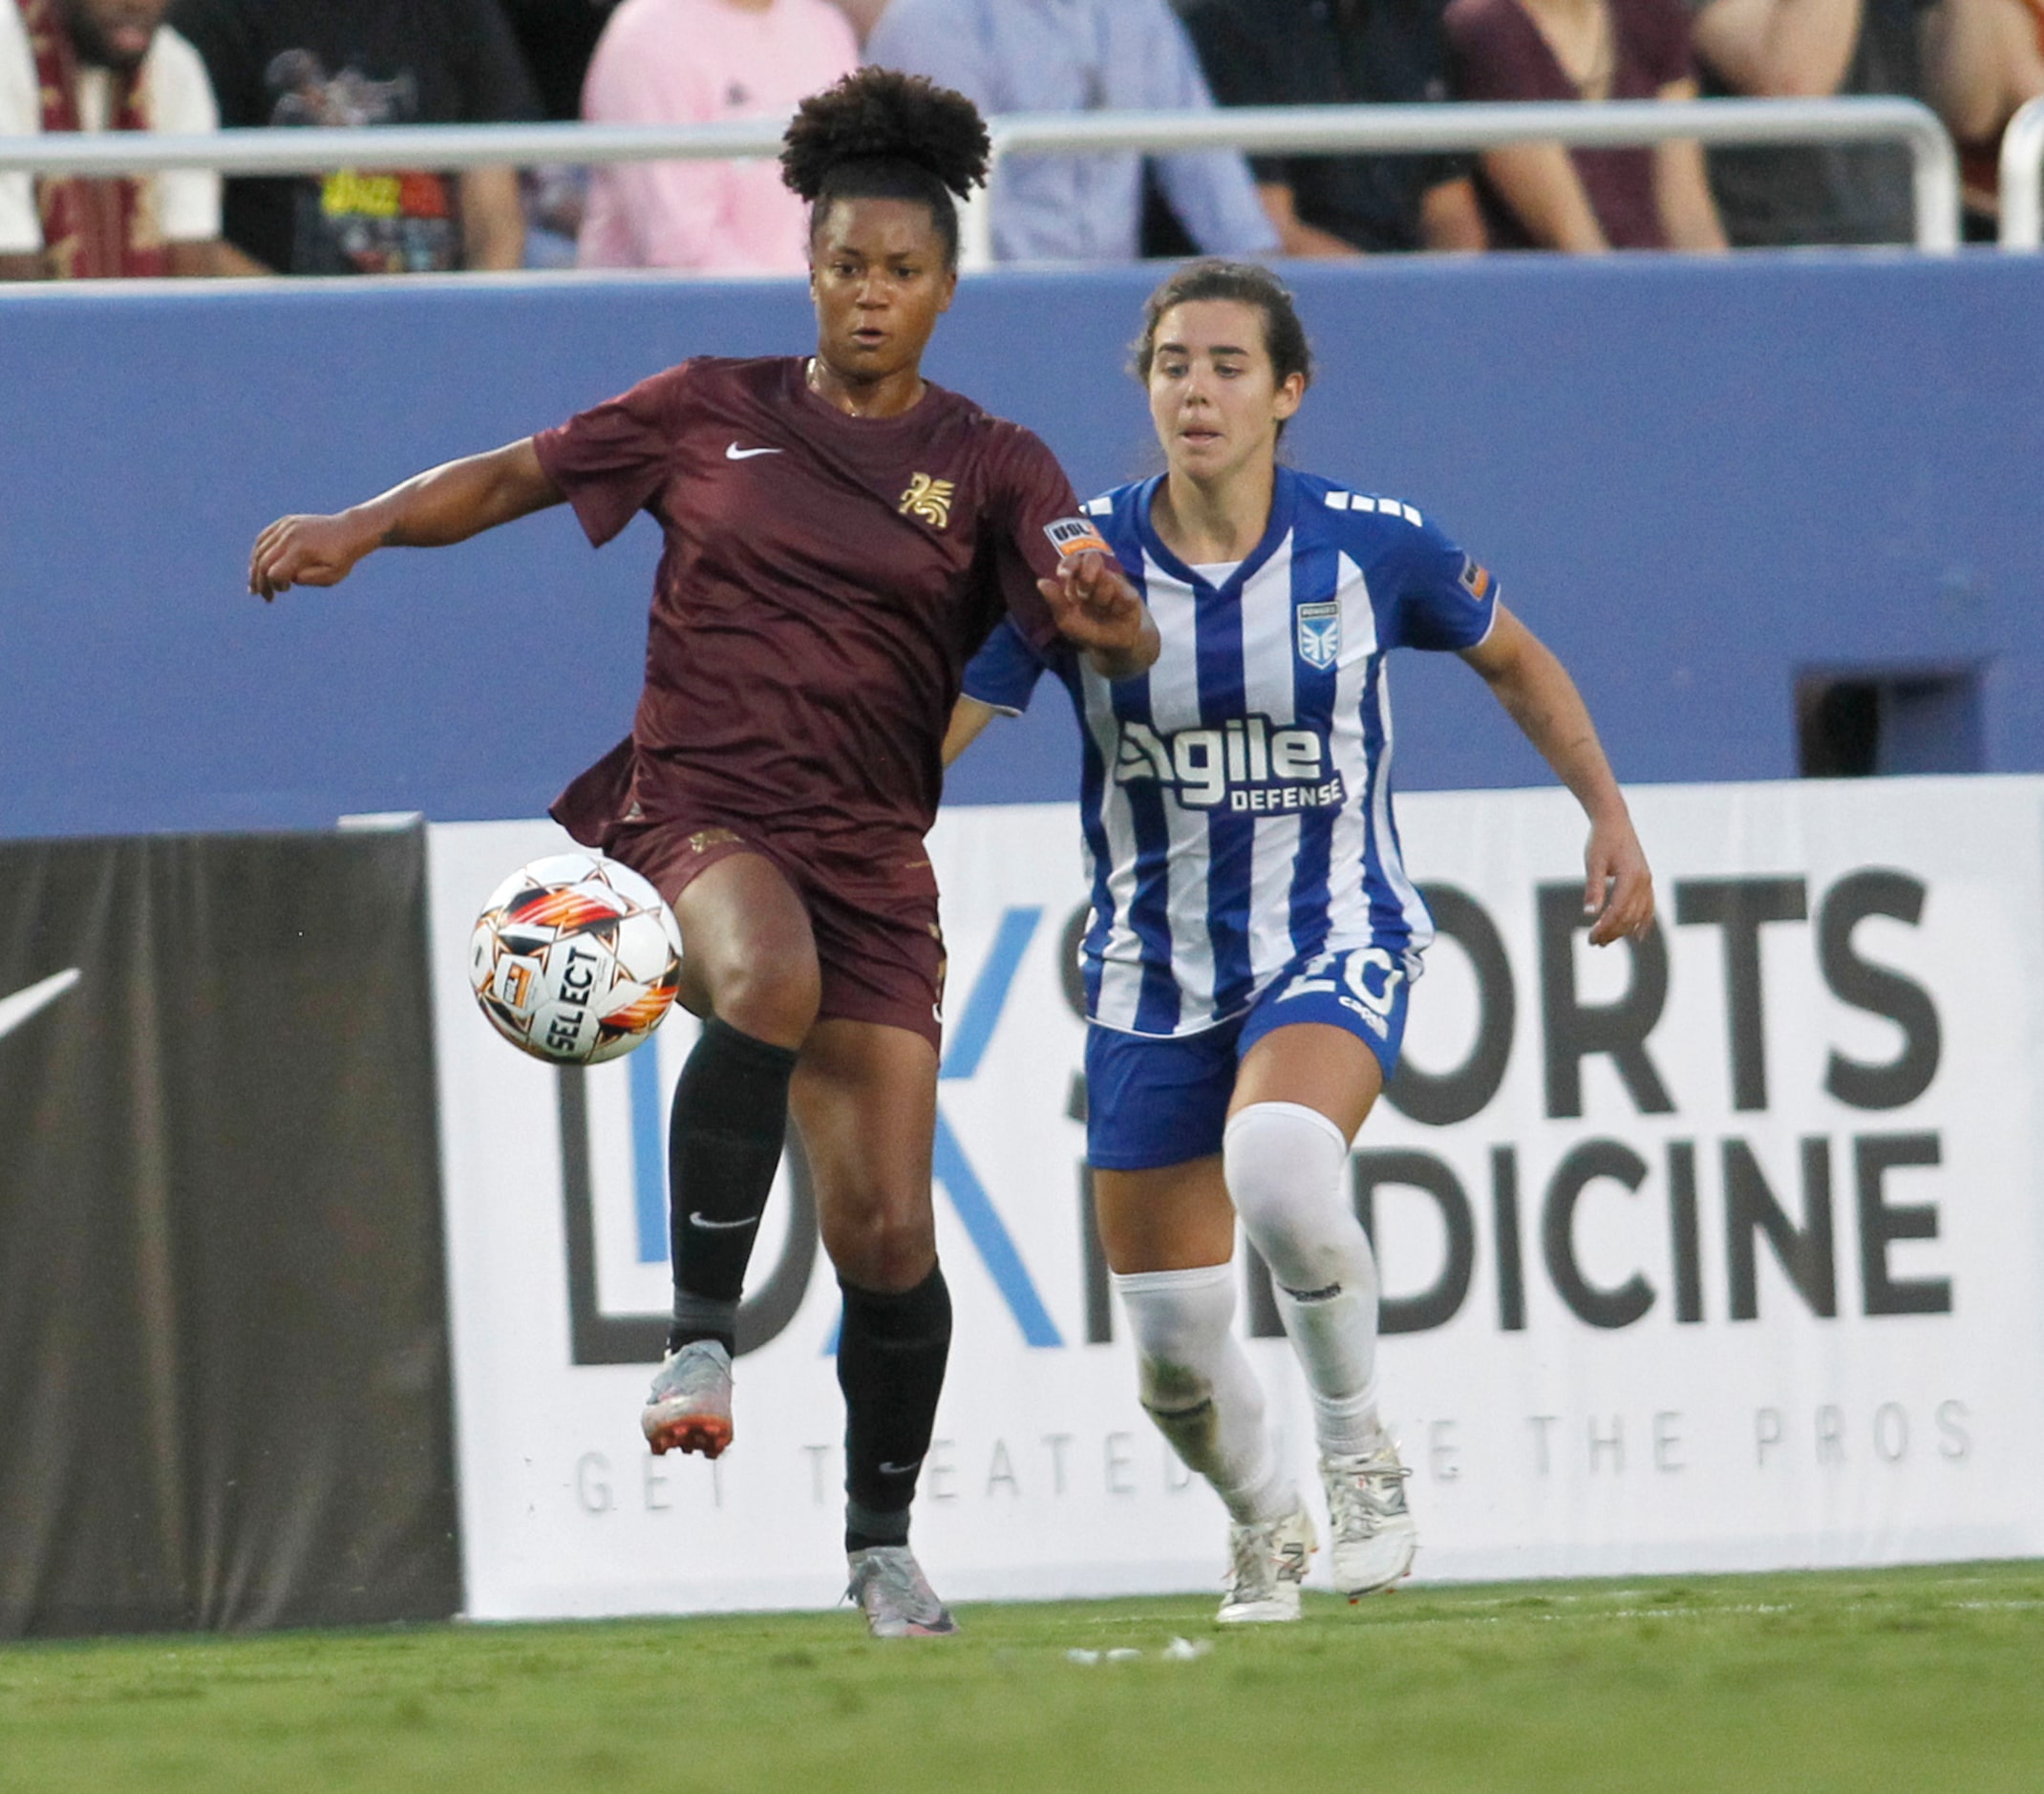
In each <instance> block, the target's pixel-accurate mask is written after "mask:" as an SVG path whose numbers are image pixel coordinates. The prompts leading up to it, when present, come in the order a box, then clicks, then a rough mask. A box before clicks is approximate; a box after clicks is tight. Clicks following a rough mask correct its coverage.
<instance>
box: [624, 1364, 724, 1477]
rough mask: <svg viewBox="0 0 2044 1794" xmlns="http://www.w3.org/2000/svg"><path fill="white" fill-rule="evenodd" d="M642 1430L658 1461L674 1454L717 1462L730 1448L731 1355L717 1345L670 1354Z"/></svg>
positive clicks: (655, 1384)
mask: <svg viewBox="0 0 2044 1794" xmlns="http://www.w3.org/2000/svg"><path fill="white" fill-rule="evenodd" d="M639 1424H640V1425H641V1426H642V1427H643V1428H644V1429H645V1431H646V1442H647V1443H648V1444H649V1445H650V1446H651V1447H652V1448H653V1456H654V1457H656V1458H657V1457H661V1456H663V1455H664V1454H666V1453H667V1452H670V1451H699V1452H701V1453H702V1454H703V1456H704V1457H706V1458H714V1457H715V1456H717V1454H718V1453H720V1452H721V1451H722V1450H723V1449H724V1447H725V1446H726V1445H728V1444H730V1443H731V1354H730V1353H728V1352H726V1351H725V1350H724V1348H723V1347H722V1346H721V1345H719V1344H718V1343H717V1342H716V1341H715V1340H714V1339H695V1340H692V1341H691V1342H690V1343H689V1344H687V1345H685V1346H683V1347H682V1348H681V1350H680V1351H679V1352H670V1353H669V1354H668V1355H667V1357H666V1358H665V1359H664V1360H663V1361H662V1363H661V1365H660V1371H659V1374H658V1375H657V1376H656V1377H654V1378H653V1387H652V1392H651V1394H649V1396H648V1397H647V1398H646V1408H645V1411H644V1412H643V1413H642V1414H641V1415H640V1416H639Z"/></svg>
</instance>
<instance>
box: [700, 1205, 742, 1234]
mask: <svg viewBox="0 0 2044 1794" xmlns="http://www.w3.org/2000/svg"><path fill="white" fill-rule="evenodd" d="M689 1225H690V1226H691V1227H692V1228H709V1229H710V1230H711V1231H712V1232H713V1233H714V1232H716V1231H717V1230H718V1229H720V1228H756V1227H757V1226H758V1225H759V1217H758V1216H757V1215H746V1216H741V1217H740V1218H739V1219H738V1220H736V1221H713V1220H711V1219H710V1217H709V1216H708V1215H701V1214H697V1213H696V1212H695V1210H694V1209H690V1210H689Z"/></svg>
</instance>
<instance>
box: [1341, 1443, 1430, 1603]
mask: <svg viewBox="0 0 2044 1794" xmlns="http://www.w3.org/2000/svg"><path fill="white" fill-rule="evenodd" d="M1410 1475H1412V1472H1411V1471H1410V1470H1408V1469H1407V1468H1406V1467H1405V1466H1404V1465H1403V1464H1402V1463H1399V1462H1398V1448H1397V1446H1396V1445H1395V1444H1393V1443H1392V1442H1391V1441H1390V1440H1389V1439H1387V1440H1385V1441H1384V1442H1383V1443H1382V1444H1380V1445H1379V1446H1378V1447H1377V1448H1376V1449H1375V1450H1374V1451H1368V1452H1355V1453H1352V1454H1348V1455H1343V1454H1340V1453H1335V1452H1329V1453H1327V1454H1325V1455H1324V1456H1323V1457H1322V1458H1321V1460H1320V1480H1321V1482H1322V1483H1323V1484H1326V1486H1327V1492H1328V1524H1329V1527H1330V1529H1331V1532H1332V1534H1333V1538H1332V1541H1331V1545H1332V1550H1331V1555H1332V1557H1333V1563H1334V1587H1335V1588H1336V1589H1338V1590H1339V1591H1341V1592H1342V1593H1343V1594H1345V1595H1347V1596H1348V1597H1349V1599H1350V1600H1352V1601H1354V1600H1357V1599H1359V1598H1360V1597H1362V1596H1363V1595H1366V1594H1370V1593H1372V1592H1373V1591H1375V1590H1378V1589H1388V1588H1390V1587H1391V1585H1392V1584H1393V1583H1395V1582H1396V1581H1397V1580H1398V1578H1399V1577H1401V1576H1404V1575H1408V1574H1410V1573H1411V1571H1412V1568H1413V1553H1414V1552H1415V1551H1416V1550H1417V1549H1418V1548H1419V1537H1418V1534H1417V1533H1416V1531H1415V1530H1414V1527H1413V1516H1412V1515H1411V1514H1410V1513H1408V1512H1407V1511H1406V1506H1405V1479H1406V1478H1407V1477H1409V1476H1410Z"/></svg>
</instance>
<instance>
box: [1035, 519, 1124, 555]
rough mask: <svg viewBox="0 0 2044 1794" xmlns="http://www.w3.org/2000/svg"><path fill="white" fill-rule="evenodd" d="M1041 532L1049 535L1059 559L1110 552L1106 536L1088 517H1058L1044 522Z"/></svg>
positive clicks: (1111, 551)
mask: <svg viewBox="0 0 2044 1794" xmlns="http://www.w3.org/2000/svg"><path fill="white" fill-rule="evenodd" d="M1043 533H1044V534H1045V535H1046V536H1048V537H1050V539H1051V546H1052V547H1054V548H1055V549H1056V550H1057V556H1058V559H1059V560H1070V559H1071V557H1072V556H1073V555H1075V554H1112V553H1113V552H1114V550H1113V549H1112V548H1110V547H1109V546H1108V545H1107V538H1106V537H1104V536H1102V535H1101V534H1100V532H1099V530H1098V529H1097V528H1096V527H1095V526H1094V523H1093V520H1092V519H1091V518H1088V517H1060V518H1059V519H1058V520H1057V521H1056V522H1055V523H1046V524H1044V526H1043Z"/></svg>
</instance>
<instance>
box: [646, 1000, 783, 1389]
mask: <svg viewBox="0 0 2044 1794" xmlns="http://www.w3.org/2000/svg"><path fill="white" fill-rule="evenodd" d="M794 1070H795V1055H794V1054H793V1053H791V1052H790V1051H789V1050H788V1049H787V1048H786V1047H777V1046H774V1045H771V1044H770V1043H769V1042H767V1041H765V1040H757V1039H755V1038H754V1037H753V1036H751V1035H749V1034H741V1033H739V1031H738V1030H737V1029H735V1028H733V1027H731V1026H729V1025H728V1024H726V1023H724V1022H721V1021H719V1020H717V1018H716V1017H715V1016H712V1017H711V1018H710V1019H709V1020H708V1021H707V1022H705V1023H704V1024H703V1037H702V1038H701V1039H700V1040H698V1041H697V1042H696V1043H695V1050H694V1051H693V1052H692V1053H691V1054H690V1055H689V1062H688V1063H687V1064H686V1065H684V1066H683V1067H682V1068H681V1077H680V1079H679V1080H678V1081H677V1082H676V1083H675V1085H674V1109H673V1116H672V1120H671V1123H670V1125H669V1130H668V1148H667V1154H668V1227H669V1237H670V1238H671V1241H672V1244H673V1249H674V1324H673V1326H672V1327H671V1329H670V1330H669V1333H668V1350H669V1351H671V1352H672V1351H676V1350H678V1349H679V1348H680V1347H682V1346H685V1345H687V1344H689V1343H690V1341H692V1340H694V1339H715V1340H718V1341H720V1342H721V1343H722V1344H723V1347H724V1349H725V1350H726V1351H727V1352H729V1351H731V1350H732V1349H733V1347H734V1343H735V1342H734V1339H733V1330H734V1329H735V1326H736V1324H737V1315H738V1297H739V1295H740V1294H741V1293H742V1292H743V1291H744V1289H745V1267H746V1265H747V1264H748V1263H749V1262H750V1260H751V1258H752V1255H753V1240H754V1237H755V1236H756V1234H757V1233H758V1231H759V1216H760V1213H761V1211H762V1210H763V1209H764V1208H765V1207H766V1200H767V1192H768V1191H769V1190H771V1189H772V1188H773V1187H774V1173H775V1171H776V1170H777V1169H778V1167H779V1165H780V1153H781V1147H782V1145H783V1143H785V1141H786V1139H787V1133H788V1079H789V1078H790V1076H791V1075H792V1074H793V1073H794Z"/></svg>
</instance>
